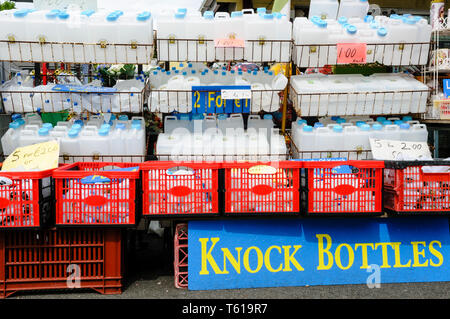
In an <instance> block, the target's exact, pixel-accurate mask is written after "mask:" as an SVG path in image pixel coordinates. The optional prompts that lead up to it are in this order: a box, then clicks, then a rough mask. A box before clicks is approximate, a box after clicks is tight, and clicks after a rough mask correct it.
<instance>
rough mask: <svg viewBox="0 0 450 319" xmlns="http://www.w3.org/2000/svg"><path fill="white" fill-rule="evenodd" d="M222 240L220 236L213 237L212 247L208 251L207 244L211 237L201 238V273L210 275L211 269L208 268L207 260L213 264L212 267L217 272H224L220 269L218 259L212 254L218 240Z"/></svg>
mask: <svg viewBox="0 0 450 319" xmlns="http://www.w3.org/2000/svg"><path fill="white" fill-rule="evenodd" d="M219 240H220V238H218V237H214V238H211V243H212V245H211V248H209V251H208V252H206V249H207V244H208V241H209V238H199V240H198V241H199V242H200V243H201V244H202V269H201V270H200V273H199V274H200V275H208V274H209V271H208V269H207V262H209V264H210V265H211V267H212V269H213V270H214V272H215V273H216V274H223V272H222V271H221V270H220V268H219V266H217V263H216V261H215V260H214V258H213V257H212V255H211V252H212V250H213V249H214V246H215V245H216V244H217V242H218V241H219Z"/></svg>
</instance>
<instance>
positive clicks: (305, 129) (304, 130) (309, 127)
mask: <svg viewBox="0 0 450 319" xmlns="http://www.w3.org/2000/svg"><path fill="white" fill-rule="evenodd" d="M314 125H315V124H314ZM312 131H313V127H312V126H309V125H305V126H303V132H312Z"/></svg>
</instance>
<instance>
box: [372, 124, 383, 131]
mask: <svg viewBox="0 0 450 319" xmlns="http://www.w3.org/2000/svg"><path fill="white" fill-rule="evenodd" d="M372 129H373V130H375V131H381V130H382V129H383V125H381V124H379V123H375V124H374V125H372Z"/></svg>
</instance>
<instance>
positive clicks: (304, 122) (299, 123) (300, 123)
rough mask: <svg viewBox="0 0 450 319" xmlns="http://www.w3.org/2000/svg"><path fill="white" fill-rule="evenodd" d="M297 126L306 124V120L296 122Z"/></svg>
mask: <svg viewBox="0 0 450 319" xmlns="http://www.w3.org/2000/svg"><path fill="white" fill-rule="evenodd" d="M297 124H298V125H302V124H308V122H307V121H306V120H301V119H300V120H297Z"/></svg>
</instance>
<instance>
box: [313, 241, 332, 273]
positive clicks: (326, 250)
mask: <svg viewBox="0 0 450 319" xmlns="http://www.w3.org/2000/svg"><path fill="white" fill-rule="evenodd" d="M316 237H317V239H318V247H319V266H317V270H328V269H330V268H331V267H332V266H333V254H332V253H330V248H331V244H332V241H331V236H330V235H328V234H317V235H316ZM324 238H325V239H326V241H327V245H326V248H323V239H324ZM324 253H325V254H327V256H328V264H327V265H325V263H324Z"/></svg>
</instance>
